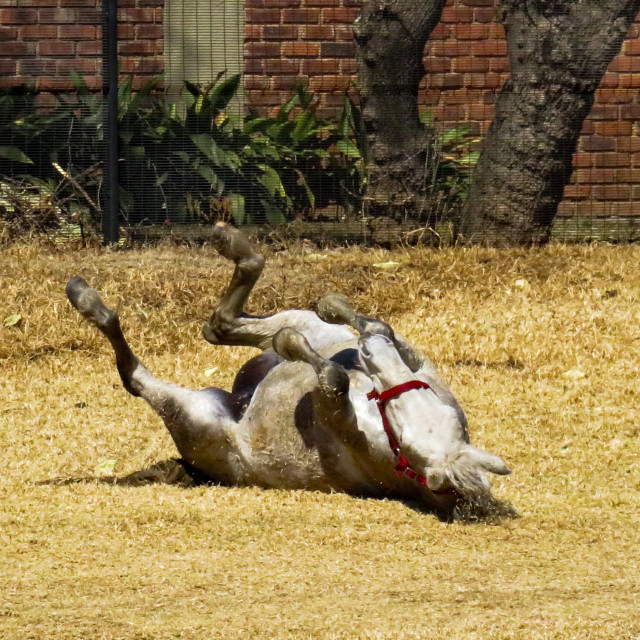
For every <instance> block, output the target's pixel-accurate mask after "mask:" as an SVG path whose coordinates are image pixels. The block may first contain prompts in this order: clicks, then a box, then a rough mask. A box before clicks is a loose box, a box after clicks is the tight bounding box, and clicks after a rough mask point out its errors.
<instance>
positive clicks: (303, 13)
mask: <svg viewBox="0 0 640 640" xmlns="http://www.w3.org/2000/svg"><path fill="white" fill-rule="evenodd" d="M319 19H320V9H283V10H282V22H283V23H287V22H294V23H297V24H317V23H318V20H319Z"/></svg>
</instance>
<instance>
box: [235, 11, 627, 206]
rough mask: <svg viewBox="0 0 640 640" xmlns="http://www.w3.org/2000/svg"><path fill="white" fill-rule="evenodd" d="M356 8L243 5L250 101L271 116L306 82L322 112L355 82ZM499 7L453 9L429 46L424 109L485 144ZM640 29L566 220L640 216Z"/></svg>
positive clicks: (615, 69)
mask: <svg viewBox="0 0 640 640" xmlns="http://www.w3.org/2000/svg"><path fill="white" fill-rule="evenodd" d="M359 1H360V0H246V18H247V20H246V42H245V55H246V58H245V73H246V88H247V92H248V98H249V99H248V102H249V104H250V105H252V106H253V107H254V108H255V109H257V110H262V111H267V112H268V111H270V110H273V109H275V108H276V107H277V105H279V104H282V102H283V101H284V100H285V99H286V97H287V96H289V95H291V89H292V87H293V86H295V84H296V83H297V82H308V84H309V86H310V87H311V88H312V89H314V90H315V91H316V92H317V93H318V94H319V95H320V97H321V101H322V102H321V104H322V107H323V110H324V112H325V113H330V112H332V111H333V112H336V111H338V110H339V107H340V104H341V102H342V96H341V91H343V90H344V89H345V88H348V87H349V86H352V84H353V81H354V80H355V76H354V73H355V58H354V46H353V42H352V34H351V24H352V23H353V20H354V19H355V18H356V16H357V15H358V5H359ZM498 7H499V0H450V1H449V3H448V5H447V7H446V8H445V10H444V12H443V16H442V21H441V23H440V24H439V25H438V26H437V27H436V29H435V31H434V32H433V34H432V37H431V40H430V42H429V43H428V45H427V50H426V56H425V67H426V69H427V75H426V77H425V78H424V80H423V82H422V86H421V91H420V102H421V105H422V107H423V108H425V109H430V110H431V111H432V113H433V116H434V117H435V119H436V120H437V121H438V122H439V123H441V124H442V125H444V126H453V125H459V124H461V123H465V124H467V125H469V126H470V128H471V130H472V132H473V133H474V134H477V135H479V136H482V135H484V134H485V133H486V131H487V128H488V127H489V124H490V123H491V120H492V118H493V112H494V98H495V95H496V93H497V92H498V91H499V89H500V87H501V86H502V83H503V82H504V80H505V79H506V78H507V76H508V71H509V66H508V62H507V56H506V52H507V47H506V42H505V36H504V29H503V27H502V25H501V24H500V22H499V20H498ZM639 32H640V22H637V23H636V24H635V25H634V26H633V27H632V29H631V32H630V34H629V38H628V39H627V40H626V41H625V43H624V46H623V49H622V52H621V55H620V56H618V57H617V58H616V59H615V60H614V62H613V63H612V65H611V67H610V68H609V71H608V72H607V74H606V76H605V77H604V79H603V82H602V84H601V87H600V89H599V90H598V92H597V93H596V103H595V105H594V107H593V110H592V112H591V114H590V116H589V118H588V119H587V120H586V121H585V123H584V127H583V131H582V136H581V138H580V143H579V147H578V152H577V153H576V154H575V157H574V166H575V171H574V174H573V178H572V182H571V184H570V185H569V186H568V187H567V188H566V191H565V199H564V201H563V202H562V204H561V206H560V210H559V213H560V215H575V214H579V215H640V137H638V133H639V131H638V124H637V123H638V121H639V120H640V96H639V93H638V89H639V88H640V40H638V39H637V38H638V34H639Z"/></svg>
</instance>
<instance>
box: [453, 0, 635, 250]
mask: <svg viewBox="0 0 640 640" xmlns="http://www.w3.org/2000/svg"><path fill="white" fill-rule="evenodd" d="M639 8H640V0H633V1H631V0H572V1H571V0H503V1H502V19H503V23H504V26H505V30H506V35H507V47H508V55H509V65H510V77H509V79H508V80H507V82H506V84H505V85H504V87H503V89H502V91H501V92H500V95H499V96H498V99H497V101H496V108H495V116H494V120H493V122H492V124H491V126H490V128H489V131H488V133H487V136H486V138H485V141H484V150H483V153H482V155H481V157H480V159H479V161H478V165H477V167H476V170H475V173H474V177H473V181H472V186H471V189H470V193H469V198H468V200H467V204H466V206H465V208H464V210H463V214H462V220H461V224H460V229H459V231H460V234H461V235H462V237H463V239H465V240H466V241H469V242H481V243H486V244H494V245H526V244H542V243H545V242H547V241H548V239H549V236H550V232H551V225H552V223H553V219H554V217H555V215H556V212H557V208H558V204H559V203H560V200H561V199H562V193H563V190H564V187H565V186H566V184H567V183H568V182H569V179H570V178H571V172H572V166H571V161H572V154H573V152H574V151H575V149H576V146H577V142H578V138H579V136H580V131H581V128H582V123H583V121H584V119H585V118H586V116H587V115H588V113H589V111H590V110H591V107H592V105H593V99H594V93H595V90H596V89H597V87H598V85H599V83H600V80H601V79H602V76H603V75H604V73H605V71H606V69H607V67H608V66H609V63H610V62H611V60H612V59H613V58H614V56H615V55H616V54H617V53H618V52H619V51H620V47H621V45H622V41H623V39H624V37H625V35H626V33H627V30H628V29H629V26H630V25H631V23H632V22H633V19H634V18H635V16H636V15H637V13H638V10H639Z"/></svg>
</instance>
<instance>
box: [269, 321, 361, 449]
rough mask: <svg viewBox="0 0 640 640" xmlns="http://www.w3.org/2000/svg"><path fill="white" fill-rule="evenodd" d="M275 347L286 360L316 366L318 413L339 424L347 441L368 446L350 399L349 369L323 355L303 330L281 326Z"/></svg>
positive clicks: (314, 368)
mask: <svg viewBox="0 0 640 640" xmlns="http://www.w3.org/2000/svg"><path fill="white" fill-rule="evenodd" d="M273 349H274V351H275V352H276V353H277V354H279V355H280V356H282V357H283V358H284V359H285V360H299V361H302V362H306V363H307V364H310V365H311V366H312V367H313V370H314V371H315V372H316V375H317V376H318V386H317V387H316V388H315V390H314V392H313V394H314V403H313V404H314V410H315V412H316V416H317V417H318V418H320V420H321V421H322V422H323V423H324V424H326V425H328V426H334V427H338V428H339V432H338V433H337V435H338V436H339V437H340V438H341V439H342V440H343V441H344V442H346V443H347V444H350V445H352V446H366V440H365V439H364V434H362V433H361V432H360V431H359V430H358V422H357V418H356V413H355V410H354V408H353V405H352V404H351V400H350V398H349V375H348V374H347V372H346V371H345V369H344V368H343V367H342V366H341V365H339V364H338V363H336V362H332V361H331V360H327V359H326V358H323V357H322V356H321V355H320V354H318V353H317V352H316V351H315V350H314V349H313V348H312V347H311V345H310V344H309V342H308V341H307V339H306V338H305V337H304V336H303V335H302V333H300V332H299V331H297V330H296V329H292V328H290V327H285V328H284V329H280V330H279V331H278V332H277V333H276V334H275V336H274V337H273Z"/></svg>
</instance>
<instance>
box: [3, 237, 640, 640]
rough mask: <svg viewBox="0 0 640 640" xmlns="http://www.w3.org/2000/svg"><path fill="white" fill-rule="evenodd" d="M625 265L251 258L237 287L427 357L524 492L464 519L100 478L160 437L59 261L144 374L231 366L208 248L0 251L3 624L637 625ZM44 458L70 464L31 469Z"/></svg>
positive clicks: (639, 506) (482, 255)
mask: <svg viewBox="0 0 640 640" xmlns="http://www.w3.org/2000/svg"><path fill="white" fill-rule="evenodd" d="M389 260H394V261H397V262H399V263H400V266H398V267H397V268H395V269H393V268H392V269H387V270H384V269H379V268H376V267H374V266H373V265H374V264H375V263H378V262H386V261H389ZM638 264H640V247H638V246H627V247H609V246H590V247H584V246H583V247H563V246H552V247H549V248H547V249H544V250H536V251H508V252H507V251H505V252H498V251H492V250H480V249H473V250H464V251H463V250H457V251H454V250H445V251H440V252H437V251H429V250H418V249H410V250H406V251H395V252H392V253H384V252H382V251H363V250H356V249H353V250H343V251H334V252H331V253H328V255H327V257H326V259H317V256H315V259H314V256H313V255H310V254H309V253H308V252H307V253H305V251H304V250H303V249H295V250H291V251H288V252H282V253H277V254H275V255H271V256H270V262H269V266H268V268H267V272H266V273H265V277H264V279H263V280H261V281H260V283H259V285H258V290H257V292H256V293H257V295H256V296H255V297H254V298H253V299H252V308H253V309H254V310H261V311H266V312H271V311H275V310H277V309H282V308H285V307H292V306H298V307H307V306H309V305H311V304H312V303H313V302H314V301H315V300H316V299H317V298H318V297H320V296H321V295H322V294H324V293H327V292H329V291H342V292H345V293H347V294H348V295H349V297H351V298H352V299H353V300H354V301H355V302H356V304H357V306H358V307H359V308H360V309H361V310H362V311H364V312H367V313H373V314H379V315H380V316H381V317H384V318H385V319H387V320H389V321H391V323H392V324H393V325H394V326H396V327H397V328H400V329H401V331H402V332H403V333H404V334H405V335H406V336H407V337H409V338H410V339H411V340H412V341H413V342H414V343H417V344H418V345H420V346H422V347H423V348H424V349H425V350H426V351H427V352H429V353H430V354H432V355H433V358H434V360H435V361H436V362H437V363H438V364H439V365H440V367H441V368H442V369H443V370H444V373H445V375H446V377H447V378H448V379H449V380H450V381H451V383H452V387H453V389H454V391H455V392H456V393H457V394H458V396H459V397H460V398H461V400H462V402H463V405H464V406H465V407H466V409H467V412H468V415H469V419H470V423H471V425H472V427H471V428H472V438H473V441H474V442H475V443H476V444H478V445H480V446H483V447H486V448H487V449H488V450H490V451H493V452H495V453H498V454H500V455H501V456H503V457H504V459H505V460H506V461H508V463H509V464H510V465H511V466H512V467H513V470H514V471H513V474H512V475H511V476H510V477H508V478H505V479H499V480H496V481H495V483H494V486H495V487H496V493H497V494H498V495H500V496H501V497H503V498H506V499H509V500H511V501H512V502H513V504H514V505H515V506H516V507H517V508H518V510H519V511H520V513H521V514H522V518H521V519H520V520H516V521H513V522H507V523H505V524H503V525H500V526H487V525H469V526H464V525H450V524H449V525H447V524H443V523H440V522H438V520H437V519H435V518H434V517H432V516H429V515H425V514H422V513H419V512H417V511H415V510H413V509H412V508H411V507H410V506H408V505H404V504H401V503H398V502H387V501H376V500H359V499H355V498H351V497H348V496H344V495H337V494H336V495H322V494H316V493H308V492H280V491H261V490H257V489H235V488H233V489H229V488H221V487H195V488H184V487H180V486H176V485H151V486H143V487H131V486H120V485H112V484H104V483H99V482H97V481H96V480H95V478H96V477H98V476H99V475H100V474H99V472H98V471H96V470H95V469H94V468H95V467H96V466H97V465H98V464H99V463H101V462H102V461H104V460H106V459H116V460H117V461H118V462H117V467H116V470H115V471H116V473H117V474H118V475H120V476H123V475H126V474H127V473H130V472H133V471H136V470H139V469H142V468H144V467H147V466H149V465H152V464H154V463H157V462H159V461H162V460H166V459H168V458H171V457H172V456H173V455H175V450H174V448H173V446H172V443H171V441H170V439H169V437H168V435H167V434H166V433H165V432H164V430H163V427H162V425H161V423H160V422H159V420H158V419H157V418H156V417H155V416H153V415H152V414H151V412H150V411H149V410H148V409H147V408H146V407H145V406H144V405H143V403H141V402H140V401H139V400H136V399H134V398H131V397H129V396H128V395H127V394H126V393H125V392H124V390H123V389H122V388H121V387H120V384H119V380H118V377H117V374H116V371H115V367H114V366H113V362H112V355H111V354H110V353H109V350H108V347H107V344H106V342H105V341H104V340H103V339H101V337H100V336H98V335H97V334H96V332H94V331H93V330H92V329H91V327H88V326H87V325H86V324H84V323H82V322H81V320H80V319H79V318H78V317H77V315H76V314H75V312H74V311H73V310H72V309H71V307H70V305H69V304H68V303H67V302H66V300H65V298H64V293H63V288H64V284H65V281H66V279H67V278H68V277H69V276H70V275H72V274H74V273H80V274H82V275H84V276H85V277H86V278H87V279H88V280H89V281H90V282H91V283H92V284H94V286H97V287H99V288H100V289H101V290H102V291H103V292H104V294H105V297H106V299H107V301H108V302H109V303H110V304H111V305H114V306H115V307H116V308H117V309H118V310H119V311H120V312H121V315H122V318H123V324H124V326H125V330H126V331H127V333H128V335H129V336H130V339H131V342H132V343H133V345H134V348H136V349H137V351H138V353H139V355H140V356H141V358H142V359H143V361H145V362H146V364H147V365H148V366H149V367H150V368H151V369H152V370H154V371H155V372H156V373H158V374H159V375H161V376H163V377H166V378H169V379H172V380H174V381H177V382H180V383H182V384H184V385H188V386H193V387H202V386H207V385H210V384H212V383H215V384H218V385H220V386H223V387H227V388H228V387H229V385H230V384H231V381H232V378H233V374H234V371H235V370H236V369H237V367H238V366H239V365H240V363H241V362H242V361H243V360H244V359H245V358H246V356H247V355H248V353H249V350H247V349H240V348H237V349H229V348H214V347H211V346H210V345H207V344H206V343H204V342H203V341H202V340H201V339H200V337H199V330H200V326H201V324H202V322H203V321H204V319H205V318H206V317H207V314H208V313H209V312H210V310H211V308H212V305H213V303H214V301H215V300H216V298H217V297H218V295H219V294H220V292H221V289H222V287H223V285H224V284H225V282H226V280H227V278H228V276H229V267H228V265H227V264H225V263H224V262H223V261H222V260H221V259H219V258H217V257H216V256H215V255H214V254H213V252H212V251H211V250H208V249H190V250H189V249H181V248H163V249H154V250H147V251H131V252H121V253H118V252H116V253H112V252H106V251H97V250H89V249H84V250H79V251H76V252H72V251H66V252H59V251H54V250H52V249H47V248H44V247H41V246H40V247H39V246H37V245H31V246H22V247H13V248H10V249H4V250H2V252H1V253H0V278H1V293H0V314H2V317H0V320H2V318H4V317H6V316H9V315H10V314H15V313H20V314H21V315H22V317H23V319H22V322H21V323H20V324H19V325H18V326H14V327H4V326H1V325H0V389H1V393H2V400H1V401H0V467H1V469H2V474H1V476H0V492H1V496H2V497H1V498H0V545H1V551H0V554H1V555H0V558H1V559H0V585H2V586H1V587H0V593H1V594H2V597H1V598H0V637H2V638H9V639H13V638H16V639H18V638H19V639H28V638H33V639H38V640H39V639H44V638H46V639H49V638H51V639H52V640H53V639H55V640H67V639H71V638H83V639H84V638H86V639H91V640H94V639H101V638H103V639H105V640H106V639H109V640H112V639H116V638H126V639H139V640H141V639H151V638H154V639H155V638H162V639H164V638H185V639H209V638H223V637H224V638H389V639H401V638H468V639H475V638H483V639H484V638H523V639H524V638H526V639H538V638H560V639H565V638H581V639H582V638H634V637H635V638H638V637H640V620H639V619H638V615H637V607H638V596H639V590H640V567H639V566H638V565H639V559H640V549H639V547H638V530H639V529H640V463H639V457H638V455H639V454H638V451H639V448H640V447H639V445H640V427H639V425H640V422H639V419H638V413H639V412H638V408H637V400H638V394H639V391H640V389H639V385H638V367H639V362H640V354H639V349H638V347H639V344H640V342H639V338H640V329H639V327H640V276H639V275H638ZM524 280H526V282H523V281H524ZM213 367H218V372H217V373H215V374H214V375H213V376H212V377H210V378H207V377H206V376H205V373H204V372H205V370H207V369H210V368H213ZM569 370H579V371H581V372H582V373H584V374H585V375H584V376H583V377H576V376H579V375H580V374H579V373H577V374H574V376H573V377H572V376H565V375H563V374H564V373H565V372H567V371H569ZM60 477H61V478H66V479H79V480H80V481H79V482H74V483H70V484H44V485H42V484H38V482H39V481H42V480H51V479H54V478H60ZM82 479H85V480H84V481H83V480H82Z"/></svg>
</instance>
